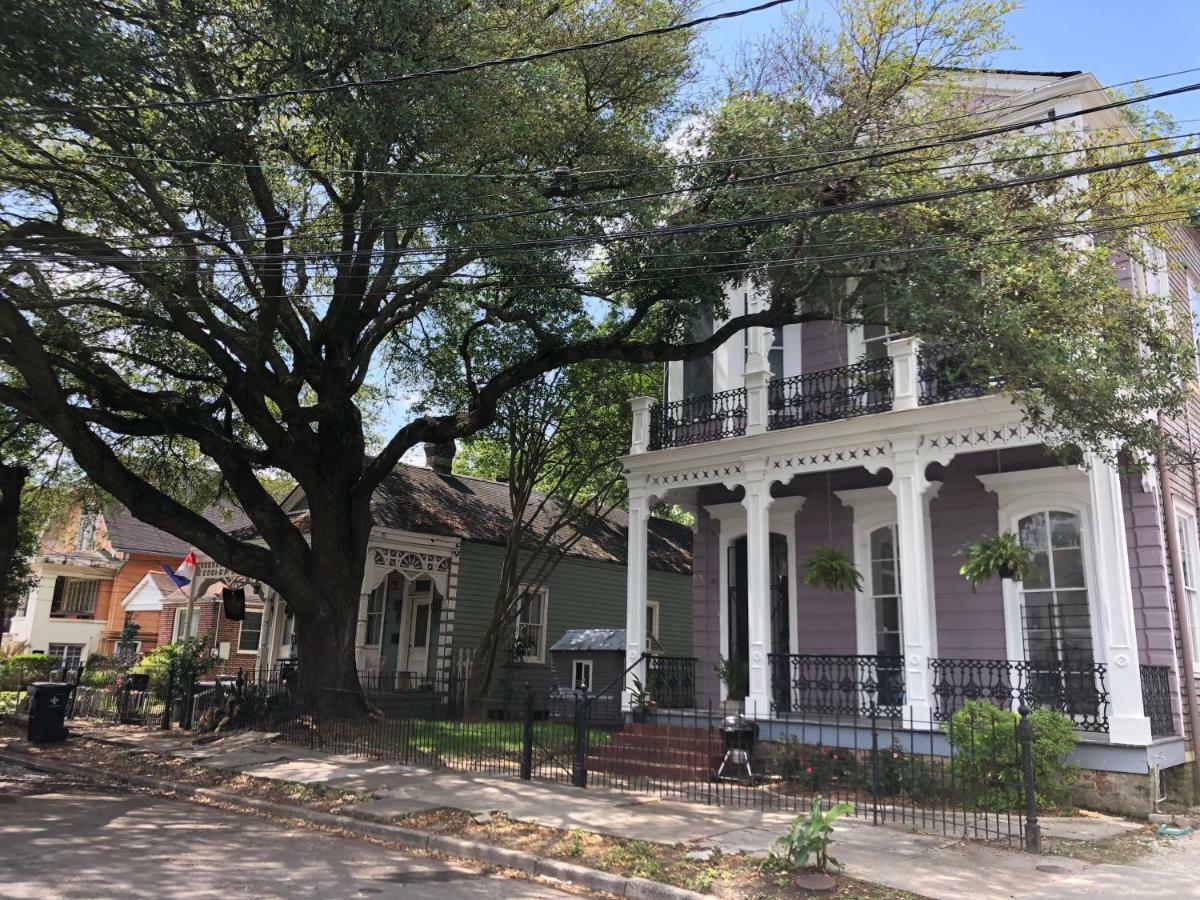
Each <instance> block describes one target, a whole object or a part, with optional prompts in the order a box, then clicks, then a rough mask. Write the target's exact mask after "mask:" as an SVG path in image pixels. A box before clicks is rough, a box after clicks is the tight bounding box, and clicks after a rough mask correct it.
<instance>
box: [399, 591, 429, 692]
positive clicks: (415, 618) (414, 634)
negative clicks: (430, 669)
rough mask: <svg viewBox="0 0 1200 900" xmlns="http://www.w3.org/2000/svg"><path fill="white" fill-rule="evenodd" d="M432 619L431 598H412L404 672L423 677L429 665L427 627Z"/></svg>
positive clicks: (426, 596)
mask: <svg viewBox="0 0 1200 900" xmlns="http://www.w3.org/2000/svg"><path fill="white" fill-rule="evenodd" d="M432 619H433V598H432V597H430V596H429V595H428V594H426V595H425V596H423V597H422V596H414V597H413V598H412V615H411V616H410V617H409V620H408V662H407V664H406V665H405V667H404V668H405V670H406V671H408V672H412V673H415V674H417V675H424V674H425V672H426V666H427V665H428V663H429V627H430V623H431V621H432Z"/></svg>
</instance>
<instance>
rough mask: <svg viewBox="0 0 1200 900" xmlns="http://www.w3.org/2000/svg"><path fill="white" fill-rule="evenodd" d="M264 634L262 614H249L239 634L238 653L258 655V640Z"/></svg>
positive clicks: (243, 621)
mask: <svg viewBox="0 0 1200 900" xmlns="http://www.w3.org/2000/svg"><path fill="white" fill-rule="evenodd" d="M261 634H262V613H260V612H247V613H246V618H244V619H243V620H242V628H241V632H240V633H239V634H238V653H257V652H258V639H259V636H260V635H261Z"/></svg>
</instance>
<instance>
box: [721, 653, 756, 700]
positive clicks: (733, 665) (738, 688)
mask: <svg viewBox="0 0 1200 900" xmlns="http://www.w3.org/2000/svg"><path fill="white" fill-rule="evenodd" d="M713 670H714V671H715V672H716V673H717V677H718V678H720V679H721V683H722V684H723V685H725V696H726V697H728V698H729V699H728V700H726V701H725V702H726V703H728V704H729V705H730V706H731V707H736V709H732V710H724V711H725V712H726V713H729V712H741V711H742V704H743V703H744V702H745V700H746V695H747V694H749V693H750V666H749V664H748V663H746V662H745V660H740V659H726V658H725V657H721V661H720V662H719V663H717V664H716V665H715V666H713ZM722 707H724V704H723V705H722Z"/></svg>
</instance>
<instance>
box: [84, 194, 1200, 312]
mask: <svg viewBox="0 0 1200 900" xmlns="http://www.w3.org/2000/svg"><path fill="white" fill-rule="evenodd" d="M1190 219H1191V216H1190V215H1187V214H1184V215H1174V216H1166V217H1158V218H1140V219H1134V218H1131V219H1129V220H1128V221H1121V222H1114V223H1112V224H1107V225H1100V224H1098V223H1097V222H1095V221H1093V222H1089V223H1087V224H1088V225H1089V226H1090V227H1083V225H1082V224H1080V223H1076V224H1075V225H1074V227H1070V228H1063V229H1062V230H1059V231H1051V232H1045V233H1039V234H1035V235H1027V236H1022V237H1011V238H998V239H991V240H969V241H968V240H956V241H951V242H947V243H938V244H925V245H918V246H915V247H891V248H882V249H877V250H863V251H848V252H844V253H835V254H826V255H816V256H813V255H804V256H795V257H787V258H776V259H768V260H763V261H758V262H753V263H749V264H748V265H747V266H745V267H738V268H739V269H745V270H754V271H770V270H772V269H775V268H782V267H787V266H791V265H794V264H796V263H821V262H843V261H850V260H866V259H878V258H888V257H894V256H912V255H920V254H924V253H945V252H950V251H953V250H958V249H963V248H965V247H989V246H1004V245H1020V244H1030V243H1038V242H1041V241H1047V240H1057V239H1064V238H1070V237H1083V236H1096V235H1102V234H1110V233H1114V232H1118V231H1125V230H1132V229H1137V228H1145V227H1148V226H1152V225H1169V224H1176V223H1180V222H1186V221H1190ZM1047 224H1054V223H1047ZM1058 224H1062V223H1058ZM825 246H829V245H825ZM692 268H706V267H688V266H682V267H666V268H664V269H662V270H661V271H680V270H688V269H692ZM712 274H714V275H716V274H719V273H717V272H715V271H714V272H713V273H712ZM662 280H663V277H661V276H660V277H650V278H646V277H637V278H611V279H595V280H592V281H590V282H586V283H585V282H526V283H507V282H497V283H491V284H486V283H465V284H464V283H457V282H452V283H450V285H449V286H451V287H456V288H460V289H470V290H475V291H487V290H495V289H500V290H516V289H534V288H536V289H542V290H556V289H559V290H561V289H566V290H573V291H577V292H579V293H581V294H585V295H586V294H588V293H589V288H595V287H596V285H599V284H608V283H611V284H616V285H617V288H614V290H615V289H618V288H620V287H625V286H629V285H632V284H645V283H655V282H660V281H662ZM599 290H602V289H599V288H597V291H599ZM336 296H341V295H340V294H337V293H311V292H305V294H303V295H302V296H301V297H299V298H297V297H295V296H293V295H290V294H288V295H278V294H269V295H261V296H256V297H247V298H246V299H253V300H256V301H261V300H294V299H305V298H307V299H314V298H332V297H336ZM81 305H87V304H86V303H83V304H81Z"/></svg>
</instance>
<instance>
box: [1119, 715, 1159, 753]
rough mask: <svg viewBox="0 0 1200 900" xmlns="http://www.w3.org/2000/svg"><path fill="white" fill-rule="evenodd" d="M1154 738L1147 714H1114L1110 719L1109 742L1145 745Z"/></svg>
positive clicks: (1137, 745)
mask: <svg viewBox="0 0 1200 900" xmlns="http://www.w3.org/2000/svg"><path fill="white" fill-rule="evenodd" d="M1153 739H1154V737H1153V735H1152V734H1151V733H1150V720H1149V719H1147V718H1146V717H1145V716H1112V717H1110V718H1109V720H1108V740H1109V743H1113V744H1132V745H1133V746H1136V747H1144V746H1146V745H1147V744H1149V743H1150V742H1151V741H1152V740H1153Z"/></svg>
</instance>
